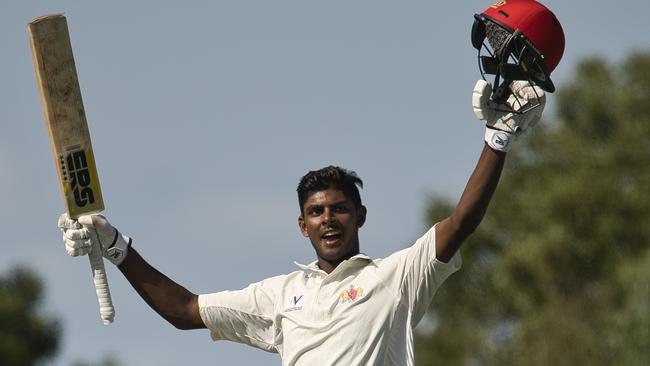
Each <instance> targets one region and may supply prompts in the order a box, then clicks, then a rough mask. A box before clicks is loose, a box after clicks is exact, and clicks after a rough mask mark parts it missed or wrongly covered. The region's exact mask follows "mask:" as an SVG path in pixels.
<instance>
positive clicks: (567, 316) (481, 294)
mask: <svg viewBox="0 0 650 366" xmlns="http://www.w3.org/2000/svg"><path fill="white" fill-rule="evenodd" d="M556 103H557V111H556V116H555V117H554V123H551V124H550V123H548V122H542V123H540V125H538V126H536V127H535V129H534V131H532V133H531V134H530V135H529V136H526V137H525V138H523V139H520V140H519V141H517V145H516V146H515V147H514V148H513V149H512V150H511V151H512V152H511V153H509V156H508V162H507V164H506V169H505V170H504V173H503V177H502V180H501V183H500V186H499V188H498V190H497V192H496V193H495V197H494V199H493V203H492V205H491V207H490V209H489V211H488V213H487V215H486V218H485V220H484V221H483V223H482V224H481V226H480V227H479V229H478V230H477V231H476V232H475V233H474V234H473V235H472V236H471V237H470V238H469V239H468V241H467V242H466V243H465V244H464V245H463V248H462V255H463V269H461V271H460V272H458V273H457V274H454V275H453V276H452V277H451V278H449V280H448V281H447V283H446V284H445V285H444V286H443V287H442V288H441V290H440V291H439V293H438V294H437V295H436V298H434V301H433V304H432V306H431V308H430V313H429V317H430V318H432V319H434V320H435V322H434V323H435V325H436V326H435V329H434V331H433V332H432V333H431V334H422V335H420V336H418V338H417V340H416V347H417V349H416V356H417V363H418V365H427V364H439V363H440V362H441V360H442V363H444V364H445V365H465V364H479V365H483V364H485V365H503V364H507V365H550V364H552V365H587V364H588V365H609V364H617V365H639V364H650V348H649V347H648V345H650V288H649V283H650V224H649V223H650V189H649V188H648V187H650V53H636V54H633V55H630V56H629V57H628V58H627V59H626V60H624V61H623V62H621V63H620V64H619V65H616V66H611V65H609V64H608V63H607V62H606V61H604V60H603V59H598V58H596V59H589V60H585V61H584V62H582V63H580V64H579V65H578V66H577V67H576V69H575V73H574V77H573V80H571V82H569V83H568V84H566V85H564V86H562V87H560V88H559V90H558V93H557V96H556ZM451 207H452V205H451V204H450V203H449V202H448V201H447V200H445V199H441V198H440V197H437V198H435V199H434V200H433V202H432V203H431V205H430V208H429V211H428V219H429V220H430V222H432V223H433V222H436V221H438V220H440V219H441V218H443V217H445V216H446V215H447V214H449V212H450V210H451Z"/></svg>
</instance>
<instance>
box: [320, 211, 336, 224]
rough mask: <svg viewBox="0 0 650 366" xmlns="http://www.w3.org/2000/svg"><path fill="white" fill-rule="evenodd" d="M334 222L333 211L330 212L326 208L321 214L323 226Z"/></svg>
mask: <svg viewBox="0 0 650 366" xmlns="http://www.w3.org/2000/svg"><path fill="white" fill-rule="evenodd" d="M334 221H335V218H334V211H333V210H331V209H330V208H326V209H325V212H324V213H323V223H324V224H330V223H332V222H334Z"/></svg>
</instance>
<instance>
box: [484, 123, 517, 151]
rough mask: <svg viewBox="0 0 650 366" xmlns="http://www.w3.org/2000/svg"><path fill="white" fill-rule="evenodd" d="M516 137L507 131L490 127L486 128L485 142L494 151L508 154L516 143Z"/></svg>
mask: <svg viewBox="0 0 650 366" xmlns="http://www.w3.org/2000/svg"><path fill="white" fill-rule="evenodd" d="M514 137H515V136H514V135H513V134H511V133H509V132H506V131H501V130H497V129H494V128H490V127H486V128H485V142H486V143H487V145H488V146H489V147H490V148H491V149H493V150H497V151H503V152H508V150H510V145H511V144H512V142H513V141H514Z"/></svg>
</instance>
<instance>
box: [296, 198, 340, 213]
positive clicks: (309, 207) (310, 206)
mask: <svg viewBox="0 0 650 366" xmlns="http://www.w3.org/2000/svg"><path fill="white" fill-rule="evenodd" d="M347 204H351V202H350V201H349V200H348V199H342V200H340V201H336V202H334V203H332V204H329V205H325V204H318V203H315V204H312V205H309V206H307V207H305V211H309V210H310V209H314V208H320V207H325V206H343V205H347Z"/></svg>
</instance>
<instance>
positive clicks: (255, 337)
mask: <svg viewBox="0 0 650 366" xmlns="http://www.w3.org/2000/svg"><path fill="white" fill-rule="evenodd" d="M275 283H277V281H273V279H270V280H265V281H262V282H257V283H253V284H251V285H250V286H248V287H246V288H244V289H242V290H238V291H222V292H217V293H212V294H204V295H199V313H200V314H201V319H203V323H205V326H206V327H207V328H208V329H209V330H210V335H211V337H212V339H213V340H215V341H217V340H222V339H223V340H229V341H234V342H239V343H244V344H248V345H251V346H253V347H257V348H260V349H263V350H265V351H268V352H277V339H278V336H279V330H278V327H277V326H276V324H275V298H276V296H275V293H276V289H275V287H276V286H274V284H275Z"/></svg>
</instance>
